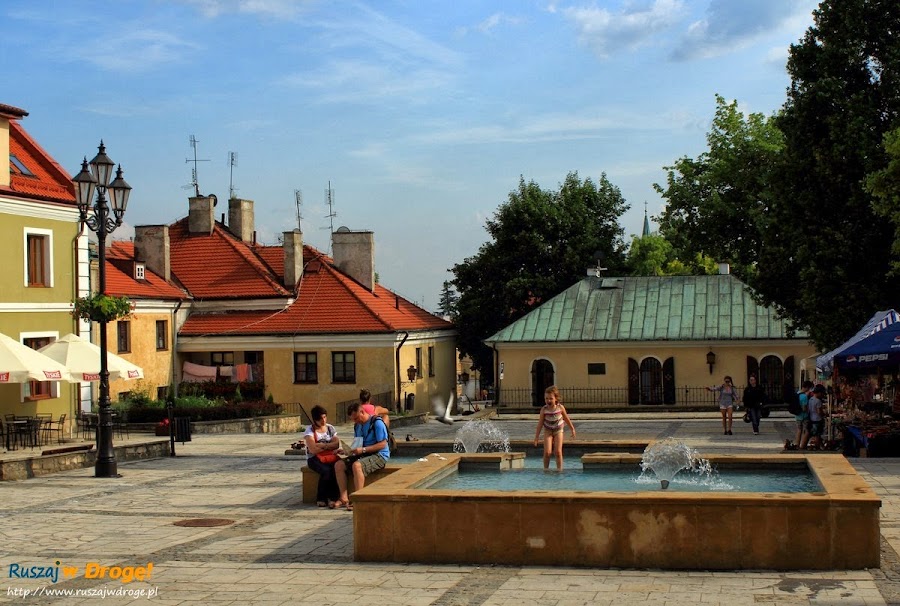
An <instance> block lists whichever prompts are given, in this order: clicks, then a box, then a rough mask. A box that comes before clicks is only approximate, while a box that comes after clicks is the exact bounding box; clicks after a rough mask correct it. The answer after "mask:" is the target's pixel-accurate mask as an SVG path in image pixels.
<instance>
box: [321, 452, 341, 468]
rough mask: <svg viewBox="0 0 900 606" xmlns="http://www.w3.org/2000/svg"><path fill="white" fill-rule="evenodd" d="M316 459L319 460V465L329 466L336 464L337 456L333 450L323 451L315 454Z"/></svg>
mask: <svg viewBox="0 0 900 606" xmlns="http://www.w3.org/2000/svg"><path fill="white" fill-rule="evenodd" d="M316 458H317V459H319V463H324V464H325V465H331V464H332V463H336V462H337V460H338V455H337V453H336V452H335V451H333V450H325V451H322V452H317V453H316Z"/></svg>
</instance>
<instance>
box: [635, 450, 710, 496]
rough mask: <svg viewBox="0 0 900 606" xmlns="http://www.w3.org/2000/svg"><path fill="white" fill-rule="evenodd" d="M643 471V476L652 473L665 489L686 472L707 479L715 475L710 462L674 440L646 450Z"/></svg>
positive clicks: (642, 462) (642, 465)
mask: <svg viewBox="0 0 900 606" xmlns="http://www.w3.org/2000/svg"><path fill="white" fill-rule="evenodd" d="M641 470H642V472H643V474H646V472H647V471H652V472H653V473H654V474H655V475H656V477H657V479H658V480H659V483H660V485H661V486H662V488H663V489H666V488H668V487H669V483H670V482H671V481H672V478H674V477H675V476H676V475H677V474H678V473H679V472H681V471H684V470H688V472H690V473H695V474H697V475H698V476H700V477H702V478H707V479H708V478H709V477H710V476H711V475H712V473H713V470H712V466H711V465H710V464H709V461H707V460H706V459H701V458H700V457H699V455H698V454H697V451H696V450H694V449H693V448H690V447H689V446H688V445H687V444H685V443H684V442H679V441H677V440H673V439H672V438H666V439H665V440H660V441H659V442H655V443H653V444H651V445H649V446H648V447H647V448H646V449H645V450H644V455H643V458H642V459H641Z"/></svg>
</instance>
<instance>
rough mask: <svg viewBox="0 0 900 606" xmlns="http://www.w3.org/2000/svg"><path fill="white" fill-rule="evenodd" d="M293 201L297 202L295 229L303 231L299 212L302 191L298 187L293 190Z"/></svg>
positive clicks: (301, 202)
mask: <svg viewBox="0 0 900 606" xmlns="http://www.w3.org/2000/svg"><path fill="white" fill-rule="evenodd" d="M294 202H295V203H296V204H297V229H299V230H300V231H301V232H302V231H303V226H302V224H301V220H302V219H303V216H302V215H301V214H300V206H301V205H302V204H303V192H302V191H300V190H299V189H295V190H294Z"/></svg>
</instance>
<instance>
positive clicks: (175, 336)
mask: <svg viewBox="0 0 900 606" xmlns="http://www.w3.org/2000/svg"><path fill="white" fill-rule="evenodd" d="M183 303H184V301H178V304H177V305H176V306H175V309H173V310H172V378H171V381H172V395H173V396H174V397H176V398H177V397H178V381H176V380H175V362H176V360H177V357H178V327H177V326H176V323H177V322H178V310H179V309H181V306H182V304H183Z"/></svg>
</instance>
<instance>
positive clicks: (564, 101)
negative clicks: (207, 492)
mask: <svg viewBox="0 0 900 606" xmlns="http://www.w3.org/2000/svg"><path fill="white" fill-rule="evenodd" d="M816 5H817V2H815V1H811V0H752V1H747V0H596V1H589V0H583V1H582V0H573V1H571V2H567V1H559V2H553V1H546V0H545V1H532V0H521V1H515V2H514V1H506V2H497V1H494V2H489V1H475V0H456V1H454V2H446V1H430V0H398V1H392V0H385V1H380V2H367V3H366V2H343V1H340V0H337V1H331V0H329V1H326V0H117V1H109V0H106V1H101V0H55V1H47V0H33V1H31V2H25V3H23V2H16V3H4V5H3V7H2V8H0V15H2V25H0V34H2V38H0V58H2V59H3V64H4V65H5V66H6V68H7V69H6V70H5V71H6V73H5V85H4V91H5V92H4V94H3V95H2V98H0V103H6V104H9V105H14V106H16V107H21V108H23V109H25V110H26V111H28V112H29V113H30V115H29V116H28V117H27V118H26V119H25V120H24V122H23V124H24V126H25V128H26V129H27V130H28V131H29V132H30V133H31V134H32V135H33V136H34V137H35V138H36V139H37V140H38V142H39V143H40V144H41V145H42V146H44V148H45V149H47V151H49V152H50V154H51V155H53V156H54V157H55V158H56V159H57V160H58V161H59V162H60V163H61V164H62V165H63V166H64V167H65V168H66V169H67V170H68V171H69V172H70V173H71V174H74V173H75V172H77V170H78V169H79V167H80V161H81V158H82V157H83V156H85V155H86V156H87V157H88V159H90V158H91V157H93V155H94V154H95V153H96V147H97V143H98V142H99V140H100V139H101V138H102V139H103V140H104V141H105V143H106V145H107V151H108V153H109V155H110V157H112V158H113V160H115V161H116V162H119V163H121V164H122V166H123V168H124V171H125V178H126V180H127V181H128V182H129V183H130V184H131V185H132V187H133V188H134V189H133V193H132V197H131V201H130V203H129V208H128V211H127V214H126V217H125V219H126V222H127V223H128V224H130V225H141V224H161V223H169V222H172V221H175V220H177V219H179V218H181V217H183V216H184V215H186V214H187V198H188V196H189V195H191V191H192V190H191V188H189V187H186V186H188V185H189V184H190V182H191V168H192V165H191V164H188V163H187V162H186V159H188V158H191V157H193V152H192V150H191V147H190V145H189V137H190V136H191V135H193V136H194V137H196V139H197V141H198V142H199V143H198V148H197V149H198V158H200V159H203V160H208V161H204V162H200V163H199V164H198V182H199V185H200V190H201V192H202V193H204V194H206V193H212V194H216V196H218V198H219V200H220V201H223V202H224V201H225V200H226V199H227V198H228V193H229V182H230V181H229V180H230V179H232V180H233V185H234V188H235V190H236V194H237V196H239V197H242V198H248V199H251V200H254V201H255V208H256V227H257V232H258V239H259V240H260V241H262V242H264V243H271V244H274V243H276V239H277V237H278V235H279V234H280V233H281V232H282V231H286V230H290V229H293V228H295V227H296V226H297V216H296V205H295V197H294V191H295V190H301V191H302V196H303V206H302V216H303V219H302V229H303V233H304V240H305V241H306V242H307V243H309V244H312V245H313V246H316V247H318V248H320V249H322V250H324V251H328V250H329V244H328V226H329V219H328V218H326V215H327V214H328V209H327V207H326V206H325V190H326V188H327V186H328V182H329V181H330V182H331V186H332V189H333V191H334V202H335V206H334V211H335V212H336V213H337V216H336V217H335V218H334V226H335V228H337V227H338V226H341V225H346V226H347V227H349V228H351V229H368V230H372V231H374V232H375V240H376V259H375V262H376V271H377V272H378V274H379V277H380V281H381V283H382V284H384V285H385V286H387V287H388V288H391V289H393V290H396V291H397V292H399V293H400V294H402V295H404V296H405V297H407V298H409V299H411V300H413V301H416V302H418V303H420V304H422V305H423V306H425V307H427V308H429V309H434V308H435V307H436V305H437V301H438V297H439V293H440V289H441V284H442V283H443V281H444V280H447V279H451V277H452V275H451V274H450V273H449V272H448V271H447V270H448V269H449V268H450V267H451V266H452V265H453V264H455V263H460V262H462V261H463V260H464V259H465V258H466V257H468V256H471V255H473V254H475V253H476V252H477V250H478V247H479V246H480V245H481V244H482V243H483V242H485V241H486V239H487V234H486V232H485V231H484V222H485V219H487V218H489V217H490V216H491V215H492V213H493V212H494V211H495V210H496V208H497V207H498V206H499V205H500V204H502V203H503V202H504V201H505V200H506V199H507V197H508V194H509V192H510V191H511V190H513V189H515V188H516V186H517V184H518V180H519V176H520V175H521V176H524V178H525V179H526V180H534V181H536V182H537V183H539V184H540V185H541V186H542V187H543V188H545V189H555V188H556V187H557V185H558V184H559V183H560V182H561V181H562V180H563V179H564V178H565V175H566V174H567V173H568V172H570V171H578V173H579V175H580V176H581V177H582V178H584V177H591V178H593V179H595V180H596V178H597V177H599V175H600V174H601V173H602V172H605V173H606V174H607V177H608V178H609V180H610V181H611V182H612V183H613V184H615V185H616V186H618V187H619V188H620V189H621V190H622V192H623V194H624V195H625V198H626V200H627V201H628V203H629V204H631V210H630V211H629V212H628V213H626V214H625V215H624V216H623V218H622V226H623V228H624V229H625V235H626V238H627V237H629V236H630V235H631V234H635V233H640V229H641V225H642V221H643V212H644V202H645V201H646V202H647V205H648V209H649V212H650V214H651V215H654V214H657V213H658V212H659V211H660V209H661V208H662V200H661V199H660V198H659V196H658V195H657V194H656V193H655V191H654V190H653V183H663V182H664V181H665V171H664V170H663V166H666V165H670V164H672V163H673V162H674V161H675V160H676V159H677V158H679V157H681V156H684V155H687V156H691V157H695V156H696V155H698V154H699V153H701V152H702V151H703V150H704V149H705V136H706V133H707V131H708V129H709V125H710V121H711V119H712V116H713V111H714V108H715V99H714V97H715V95H716V94H717V93H718V94H720V95H722V96H724V97H725V98H726V99H728V100H731V99H736V100H737V101H738V102H739V104H740V106H741V108H742V109H743V110H744V111H747V112H762V113H765V114H770V113H772V112H774V111H776V110H777V109H778V108H779V107H780V106H781V105H782V104H783V103H784V100H785V90H786V88H787V87H788V85H789V83H790V81H789V78H788V76H787V73H786V72H785V69H784V66H785V61H786V58H787V52H788V47H789V45H790V44H791V43H793V42H796V41H798V40H799V39H800V38H801V37H802V35H803V33H804V32H805V30H806V28H808V27H809V26H810V25H811V24H812V15H811V13H812V10H813V9H814V8H815V7H816ZM229 152H236V153H237V165H236V166H235V167H234V168H233V177H230V176H229V175H230V170H231V167H230V165H229V161H228V158H229ZM219 206H220V208H221V209H222V210H226V208H227V207H226V205H225V204H224V203H220V205H219ZM217 210H218V209H217ZM589 261H590V260H588V259H586V260H585V266H586V267H587V265H588V263H589Z"/></svg>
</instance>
